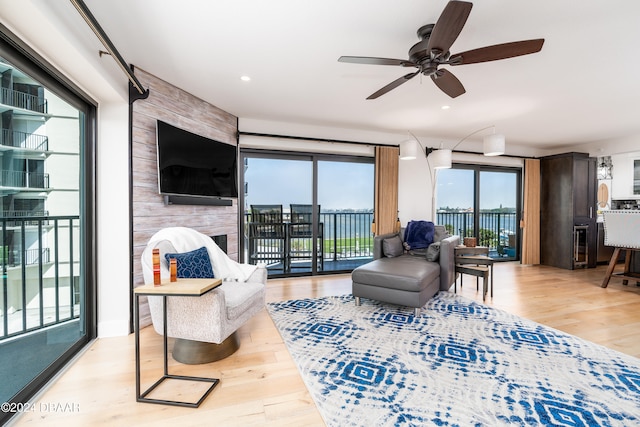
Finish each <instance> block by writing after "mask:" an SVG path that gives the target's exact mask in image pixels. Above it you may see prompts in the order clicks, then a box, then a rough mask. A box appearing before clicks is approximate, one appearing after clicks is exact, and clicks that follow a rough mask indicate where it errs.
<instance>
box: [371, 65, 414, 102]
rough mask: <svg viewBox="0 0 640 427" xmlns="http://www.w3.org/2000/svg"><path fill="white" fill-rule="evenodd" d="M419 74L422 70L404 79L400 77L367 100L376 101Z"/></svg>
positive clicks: (405, 76)
mask: <svg viewBox="0 0 640 427" xmlns="http://www.w3.org/2000/svg"><path fill="white" fill-rule="evenodd" d="M418 73H420V70H418V71H416V72H415V73H409V74H406V75H404V76H402V77H400V78H399V79H396V80H394V81H392V82H391V83H389V84H388V85H386V86H385V87H383V88H382V89H380V90H378V91H376V92H374V93H372V94H371V95H369V96H368V97H367V99H376V98H378V97H380V96H382V95H384V94H385V93H387V92H389V91H391V90H393V89H395V88H397V87H398V86H400V85H401V84H402V83H406V82H408V81H409V80H411V79H412V78H414V77H415V76H416V75H418Z"/></svg>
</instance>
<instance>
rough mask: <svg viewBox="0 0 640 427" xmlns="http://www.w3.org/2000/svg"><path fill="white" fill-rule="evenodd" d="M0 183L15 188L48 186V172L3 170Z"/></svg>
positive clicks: (43, 187)
mask: <svg viewBox="0 0 640 427" xmlns="http://www.w3.org/2000/svg"><path fill="white" fill-rule="evenodd" d="M0 178H2V180H1V181H0V185H1V186H3V187H16V188H42V189H46V188H49V174H48V173H41V172H22V171H9V170H4V171H2V174H0Z"/></svg>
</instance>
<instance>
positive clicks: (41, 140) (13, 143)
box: [0, 129, 49, 151]
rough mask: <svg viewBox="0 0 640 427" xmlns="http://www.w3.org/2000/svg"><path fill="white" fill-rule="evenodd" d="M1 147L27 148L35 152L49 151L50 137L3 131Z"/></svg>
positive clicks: (0, 138)
mask: <svg viewBox="0 0 640 427" xmlns="http://www.w3.org/2000/svg"><path fill="white" fill-rule="evenodd" d="M0 145H4V146H6V147H17V148H26V149H29V150H35V151H47V150H48V149H49V137H47V136H46V135H38V134H35V133H27V132H19V131H15V130H14V131H12V130H9V129H2V134H0Z"/></svg>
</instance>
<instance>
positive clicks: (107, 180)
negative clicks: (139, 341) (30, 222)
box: [97, 103, 130, 337]
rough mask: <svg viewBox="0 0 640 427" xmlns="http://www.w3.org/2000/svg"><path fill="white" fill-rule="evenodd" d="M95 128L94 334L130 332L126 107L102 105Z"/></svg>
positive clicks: (127, 133)
mask: <svg viewBox="0 0 640 427" xmlns="http://www.w3.org/2000/svg"><path fill="white" fill-rule="evenodd" d="M98 122H99V129H98V150H97V158H98V166H97V187H98V192H97V194H98V202H97V203H98V207H97V218H98V224H97V229H98V335H99V336H100V337H106V336H117V335H126V334H127V333H128V331H129V298H130V291H129V271H130V254H129V227H130V226H129V208H128V207H129V155H128V152H129V106H128V104H124V103H109V104H101V105H100V107H99V118H98Z"/></svg>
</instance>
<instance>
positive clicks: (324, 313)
mask: <svg viewBox="0 0 640 427" xmlns="http://www.w3.org/2000/svg"><path fill="white" fill-rule="evenodd" d="M268 310H269V313H270V314H271V317H272V318H273V320H274V322H275V324H276V326H277V327H278V329H279V331H280V333H281V335H282V337H283V339H284V342H285V343H286V346H287V348H288V349H289V351H290V353H291V355H292V356H293V359H294V360H295V362H296V364H297V365H298V368H299V370H300V372H301V374H302V377H303V378H304V381H305V383H306V385H307V388H308V389H309V391H310V393H311V395H312V396H313V398H314V399H315V401H316V404H317V406H318V408H319V410H320V413H321V414H322V416H323V418H324V420H325V422H326V424H327V425H328V426H331V427H333V426H340V427H342V426H367V427H372V426H424V425H440V426H474V425H476V426H498V425H523V426H549V425H552V426H637V425H640V359H636V358H633V357H631V356H627V355H624V354H621V353H619V352H615V351H613V350H610V349H607V348H605V347H602V346H599V345H596V344H593V343H590V342H588V341H585V340H582V339H579V338H576V337H574V336H571V335H568V334H566V333H563V332H560V331H557V330H555V329H551V328H548V327H545V326H542V325H540V324H537V323H535V322H532V321H529V320H526V319H522V318H519V317H517V316H513V315H511V314H508V313H506V312H504V311H501V310H497V309H494V308H491V307H487V306H485V305H482V304H478V303H476V302H474V301H471V300H468V299H466V298H464V297H460V296H457V295H454V294H451V293H448V292H440V293H439V294H437V295H436V296H435V297H434V298H433V299H432V300H431V301H429V303H428V304H427V305H426V306H425V308H424V309H423V311H422V314H421V316H419V317H414V316H413V314H412V312H411V311H410V310H409V309H407V308H402V307H397V306H394V305H387V304H383V303H376V302H373V301H370V300H364V299H363V300H362V306H360V307H356V306H355V303H354V301H353V297H352V296H351V295H345V296H340V297H325V298H318V299H302V300H292V301H284V302H279V303H270V304H268Z"/></svg>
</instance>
